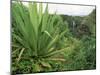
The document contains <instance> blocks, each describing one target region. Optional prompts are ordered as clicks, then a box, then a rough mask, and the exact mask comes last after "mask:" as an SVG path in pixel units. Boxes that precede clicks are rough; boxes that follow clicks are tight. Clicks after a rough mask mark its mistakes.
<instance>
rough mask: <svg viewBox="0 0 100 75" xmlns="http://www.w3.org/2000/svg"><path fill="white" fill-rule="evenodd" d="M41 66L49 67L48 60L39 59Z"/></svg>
mask: <svg viewBox="0 0 100 75" xmlns="http://www.w3.org/2000/svg"><path fill="white" fill-rule="evenodd" d="M40 63H41V65H42V66H43V67H48V68H51V65H50V64H49V63H48V62H44V61H41V62H40Z"/></svg>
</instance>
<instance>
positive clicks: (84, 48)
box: [11, 2, 96, 74]
mask: <svg viewBox="0 0 100 75" xmlns="http://www.w3.org/2000/svg"><path fill="white" fill-rule="evenodd" d="M28 5H29V6H28V7H26V6H24V5H23V2H12V8H11V10H12V29H11V30H12V31H11V32H12V53H11V54H12V72H13V73H15V74H16V73H17V74H23V73H37V72H50V71H64V70H66V71H69V70H86V69H95V68H96V36H95V26H96V21H95V10H94V11H93V12H92V13H91V14H89V15H88V16H85V17H80V16H68V15H57V14H56V13H55V14H52V15H51V14H49V11H48V4H47V5H46V8H45V11H44V12H43V5H42V3H35V2H29V4H28ZM73 21H75V23H76V25H75V29H74V31H73Z"/></svg>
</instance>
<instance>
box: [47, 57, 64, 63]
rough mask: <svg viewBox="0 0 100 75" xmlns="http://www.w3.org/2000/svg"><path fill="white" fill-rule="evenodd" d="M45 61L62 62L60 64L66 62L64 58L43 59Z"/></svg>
mask: <svg viewBox="0 0 100 75" xmlns="http://www.w3.org/2000/svg"><path fill="white" fill-rule="evenodd" d="M45 60H48V61H62V62H65V61H66V59H64V58H48V59H45Z"/></svg>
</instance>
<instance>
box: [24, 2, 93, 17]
mask: <svg viewBox="0 0 100 75" xmlns="http://www.w3.org/2000/svg"><path fill="white" fill-rule="evenodd" d="M23 4H24V5H26V6H28V2H23ZM43 7H44V9H45V7H46V3H43ZM48 8H49V13H50V14H53V13H55V12H56V13H57V14H62V15H72V16H86V15H88V14H90V13H91V12H92V11H93V9H95V6H83V5H69V4H51V3H49V4H48Z"/></svg>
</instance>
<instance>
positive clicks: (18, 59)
mask: <svg viewBox="0 0 100 75" xmlns="http://www.w3.org/2000/svg"><path fill="white" fill-rule="evenodd" d="M24 50H25V48H22V50H21V51H20V53H19V56H18V58H17V63H18V62H19V61H20V59H21V56H22V54H23V52H24Z"/></svg>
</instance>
